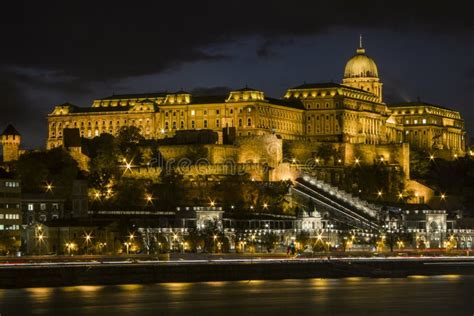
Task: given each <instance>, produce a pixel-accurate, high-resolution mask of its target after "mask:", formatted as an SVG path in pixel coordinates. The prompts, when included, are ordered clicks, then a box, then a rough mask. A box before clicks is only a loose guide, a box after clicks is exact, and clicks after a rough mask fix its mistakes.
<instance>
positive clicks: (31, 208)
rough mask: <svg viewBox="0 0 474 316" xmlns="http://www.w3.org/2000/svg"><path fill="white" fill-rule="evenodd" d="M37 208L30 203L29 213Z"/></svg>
mask: <svg viewBox="0 0 474 316" xmlns="http://www.w3.org/2000/svg"><path fill="white" fill-rule="evenodd" d="M34 209H35V207H34V205H33V203H28V211H34Z"/></svg>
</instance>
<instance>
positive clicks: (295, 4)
mask: <svg viewBox="0 0 474 316" xmlns="http://www.w3.org/2000/svg"><path fill="white" fill-rule="evenodd" d="M10 2H11V3H10ZM413 2H414V1H410V2H404V1H393V2H391V4H387V3H384V1H347V2H346V1H322V2H319V1H314V0H313V1H268V2H266V1H257V0H254V1H225V0H222V1H167V2H165V1H150V2H140V1H127V2H123V3H122V2H120V1H113V2H105V1H99V0H97V1H95V2H90V3H88V2H86V1H60V2H58V3H57V4H54V5H51V4H48V2H47V1H31V2H29V3H27V2H25V3H22V1H9V3H10V4H8V5H6V4H4V3H2V7H1V11H2V18H1V20H0V24H1V28H0V35H1V38H2V46H1V47H0V106H1V112H0V129H3V128H4V127H5V126H6V125H7V124H8V123H13V124H14V125H15V126H16V127H17V129H18V130H19V132H20V133H21V134H22V135H23V139H24V140H23V144H24V147H27V148H32V147H44V144H45V141H46V130H47V129H46V116H47V114H48V113H49V112H51V110H52V109H53V106H54V105H57V104H61V103H64V102H66V101H67V102H71V103H73V104H76V105H79V106H90V105H91V103H92V100H93V99H94V98H100V97H105V96H108V95H112V94H114V93H115V94H121V93H140V92H144V93H145V92H158V91H164V90H167V91H176V90H180V89H184V90H187V91H190V92H199V93H210V94H212V93H221V92H226V91H227V90H229V89H239V88H242V87H244V86H246V85H248V86H250V87H253V88H257V89H261V90H263V91H264V92H265V93H266V95H268V96H273V97H282V96H283V94H284V92H285V90H286V89H287V88H289V87H292V86H295V85H298V84H302V83H303V82H308V83H309V82H330V81H333V82H340V81H341V79H342V73H343V69H344V65H345V63H346V61H347V59H348V58H350V57H351V56H352V55H353V54H354V53H355V49H356V47H357V45H358V41H359V34H362V35H363V39H364V46H365V48H366V50H367V54H368V55H369V56H370V57H372V58H374V59H375V61H376V63H377V65H378V68H379V75H380V77H381V80H382V82H383V83H384V98H385V101H386V102H398V101H415V100H417V98H418V97H419V98H420V99H421V100H422V101H425V102H429V103H435V104H440V105H443V106H446V107H450V108H453V109H456V110H459V111H461V113H462V115H463V117H464V119H465V123H466V127H467V130H468V132H469V133H470V134H471V135H473V134H474V110H473V104H474V61H473V60H474V28H473V17H472V12H471V10H470V8H469V7H468V6H467V5H466V4H463V3H462V2H456V1H450V2H446V1H445V2H442V3H438V2H437V1H436V2H435V1H417V2H416V3H413Z"/></svg>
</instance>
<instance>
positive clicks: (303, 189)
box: [291, 174, 380, 230]
mask: <svg viewBox="0 0 474 316" xmlns="http://www.w3.org/2000/svg"><path fill="white" fill-rule="evenodd" d="M291 193H292V194H294V195H296V196H297V197H303V198H304V199H309V200H310V201H312V202H313V203H314V204H315V205H316V206H318V207H319V208H321V209H324V210H326V211H327V212H329V213H330V215H331V217H333V218H334V219H335V220H338V221H341V222H343V223H346V224H348V225H350V226H353V227H357V228H359V229H369V230H374V229H375V230H378V229H379V228H380V227H379V224H378V222H379V220H378V219H379V214H380V209H379V208H378V207H376V206H375V205H373V204H370V203H368V202H367V201H363V200H361V199H359V198H358V197H354V196H352V195H351V194H349V193H347V192H345V191H343V190H340V189H338V188H337V187H335V186H332V185H330V184H328V183H326V182H324V181H321V180H318V179H316V178H314V177H312V176H310V175H307V174H304V175H303V176H302V177H300V178H298V179H296V181H295V185H294V186H293V187H292V188H291Z"/></svg>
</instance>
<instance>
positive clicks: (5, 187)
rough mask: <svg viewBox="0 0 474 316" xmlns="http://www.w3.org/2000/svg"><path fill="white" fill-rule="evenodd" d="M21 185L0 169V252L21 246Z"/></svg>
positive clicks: (7, 251) (10, 251)
mask: <svg viewBox="0 0 474 316" xmlns="http://www.w3.org/2000/svg"><path fill="white" fill-rule="evenodd" d="M20 205H21V186H20V182H19V181H18V180H15V179H13V177H12V176H11V175H10V174H9V173H7V172H5V171H4V170H3V169H0V254H2V253H13V252H15V251H18V250H19V249H20V246H21V234H20V230H21V225H22V212H21V206H20Z"/></svg>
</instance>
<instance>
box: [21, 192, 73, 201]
mask: <svg viewBox="0 0 474 316" xmlns="http://www.w3.org/2000/svg"><path fill="white" fill-rule="evenodd" d="M21 200H22V201H28V200H30V201H31V200H35V201H56V202H57V201H65V199H64V198H63V197H60V196H57V195H55V194H51V193H49V192H42V193H32V192H28V193H26V192H23V193H22V194H21Z"/></svg>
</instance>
